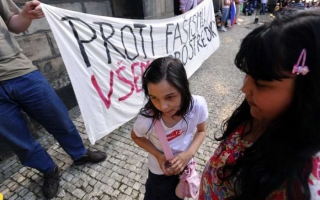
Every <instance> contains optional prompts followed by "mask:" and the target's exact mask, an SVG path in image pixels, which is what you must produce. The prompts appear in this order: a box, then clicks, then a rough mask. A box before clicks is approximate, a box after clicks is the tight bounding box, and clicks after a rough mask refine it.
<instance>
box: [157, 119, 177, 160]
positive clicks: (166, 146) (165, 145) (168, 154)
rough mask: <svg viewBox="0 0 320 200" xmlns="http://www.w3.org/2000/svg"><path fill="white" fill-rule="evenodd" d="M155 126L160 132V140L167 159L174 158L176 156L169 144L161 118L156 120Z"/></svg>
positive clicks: (158, 132)
mask: <svg viewBox="0 0 320 200" xmlns="http://www.w3.org/2000/svg"><path fill="white" fill-rule="evenodd" d="M154 126H155V128H156V132H157V134H158V137H159V140H160V143H161V146H162V149H163V152H164V155H165V156H166V159H167V160H171V159H173V158H174V156H173V153H172V151H171V148H170V146H169V143H168V140H167V137H166V135H165V134H164V129H163V126H162V124H161V122H160V120H156V123H155V125H154Z"/></svg>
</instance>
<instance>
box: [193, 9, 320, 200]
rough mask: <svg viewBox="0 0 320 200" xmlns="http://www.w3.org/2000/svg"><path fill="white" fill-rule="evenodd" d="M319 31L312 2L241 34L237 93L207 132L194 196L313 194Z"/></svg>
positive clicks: (293, 199) (302, 198) (317, 185)
mask: <svg viewBox="0 0 320 200" xmlns="http://www.w3.org/2000/svg"><path fill="white" fill-rule="evenodd" d="M319 38H320V9H318V8H317V9H308V10H295V11H287V12H283V13H282V14H279V15H278V16H277V17H276V18H275V19H274V20H273V21H272V22H271V23H268V24H265V25H262V26H260V27H258V28H257V29H255V30H253V31H252V32H251V33H249V34H248V35H247V36H246V37H245V38H244V39H243V40H242V44H241V46H240V50H239V52H238V53H237V55H236V57H235V65H236V66H237V68H239V69H240V70H241V71H242V72H244V73H245V78H244V82H243V86H242V92H243V93H244V94H245V98H244V100H243V102H242V103H241V105H240V106H239V107H238V108H236V109H235V111H234V112H233V113H232V115H231V117H230V118H229V119H228V120H227V121H226V122H225V123H224V126H223V134H222V135H221V134H220V133H219V135H216V137H215V138H216V139H217V140H218V141H220V142H221V143H220V145H219V146H218V148H217V149H216V150H215V152H214V154H213V156H212V157H211V158H210V159H209V161H208V162H207V165H206V166H205V168H204V170H203V173H202V179H201V183H200V192H199V200H204V199H219V200H227V199H228V200H229V199H230V200H231V199H232V200H240V199H241V200H242V199H243V200H247V199H250V200H252V199H257V200H258V199H259V200H260V199H261V200H318V199H320V193H319V191H320V123H319V122H320V87H319V86H320V59H319V58H320V40H319ZM217 134H218V133H217Z"/></svg>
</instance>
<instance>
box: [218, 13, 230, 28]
mask: <svg viewBox="0 0 320 200" xmlns="http://www.w3.org/2000/svg"><path fill="white" fill-rule="evenodd" d="M228 14H229V8H222V20H221V28H220V30H221V31H227V29H226V27H225V23H226V21H227V20H228Z"/></svg>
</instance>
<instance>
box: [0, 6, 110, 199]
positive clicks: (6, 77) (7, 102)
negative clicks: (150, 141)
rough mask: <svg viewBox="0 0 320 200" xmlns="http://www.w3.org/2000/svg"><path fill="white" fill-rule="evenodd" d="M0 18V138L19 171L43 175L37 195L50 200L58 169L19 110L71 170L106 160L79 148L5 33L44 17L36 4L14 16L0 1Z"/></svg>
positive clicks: (45, 87)
mask: <svg viewBox="0 0 320 200" xmlns="http://www.w3.org/2000/svg"><path fill="white" fill-rule="evenodd" d="M0 16H1V17H0V43H1V50H0V111H1V112H0V138H1V139H2V140H4V141H6V142H7V144H8V145H9V146H10V147H11V148H12V149H13V151H14V152H15V154H16V155H17V156H18V158H19V160H20V162H21V163H22V164H23V165H25V166H28V167H31V168H35V169H37V170H39V171H40V172H42V173H43V179H44V182H43V186H42V191H43V194H44V196H45V197H46V198H48V199H50V198H53V197H54V196H55V195H56V194H57V192H58V189H59V180H60V178H59V169H58V166H57V165H56V164H55V163H54V161H53V160H52V158H51V157H50V155H49V154H48V153H47V152H46V150H45V149H44V148H43V147H42V146H41V144H40V143H39V142H38V141H37V140H35V138H34V137H33V136H32V134H31V133H30V131H29V129H28V127H27V123H26V121H25V120H24V118H23V115H22V113H21V110H24V111H25V112H26V113H27V114H28V115H29V116H30V117H32V118H33V119H35V120H36V121H37V122H39V123H40V124H41V125H42V126H43V127H44V128H45V129H46V130H47V131H48V132H49V133H50V134H52V135H53V136H54V138H55V139H56V140H57V141H58V143H59V144H60V145H61V147H62V148H63V149H64V150H65V151H66V152H67V153H68V154H69V155H70V156H71V158H72V159H73V160H74V164H75V165H82V164H85V163H88V162H91V163H97V162H101V161H103V160H105V159H106V154H105V153H104V152H101V151H90V150H87V149H86V148H85V147H84V145H83V142H82V139H81V137H80V135H79V132H78V131H77V129H76V127H75V125H74V124H73V122H72V121H71V119H70V117H69V115H68V110H67V109H66V107H65V105H64V104H63V102H62V100H61V99H60V98H59V97H58V95H57V94H56V93H55V91H54V90H53V88H52V87H51V86H50V84H49V83H48V81H47V80H46V78H45V77H44V76H43V75H42V74H41V73H40V72H39V71H38V69H37V68H36V67H35V66H34V65H32V63H31V61H30V60H29V59H28V58H27V57H26V56H25V55H24V54H23V53H22V49H20V47H19V45H18V43H17V41H16V40H15V38H14V37H13V36H12V34H10V33H9V31H10V32H13V33H17V34H18V33H21V32H23V31H26V30H27V29H28V27H29V26H30V24H31V22H32V20H34V19H39V18H42V17H44V14H43V12H42V9H41V6H40V2H39V1H37V0H33V1H28V2H26V4H25V6H24V7H23V8H22V10H21V11H20V9H19V8H18V7H17V6H16V5H15V4H14V2H13V1H12V0H1V1H0Z"/></svg>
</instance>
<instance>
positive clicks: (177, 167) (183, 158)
mask: <svg viewBox="0 0 320 200" xmlns="http://www.w3.org/2000/svg"><path fill="white" fill-rule="evenodd" d="M191 158H192V155H190V154H189V153H187V152H186V151H184V152H181V153H179V154H178V155H177V156H176V157H174V158H173V159H172V160H171V161H170V163H171V167H169V168H168V169H167V170H168V171H170V172H172V175H178V174H180V173H181V172H182V171H183V170H184V168H185V167H186V166H187V165H188V163H189V161H190V160H191Z"/></svg>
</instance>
